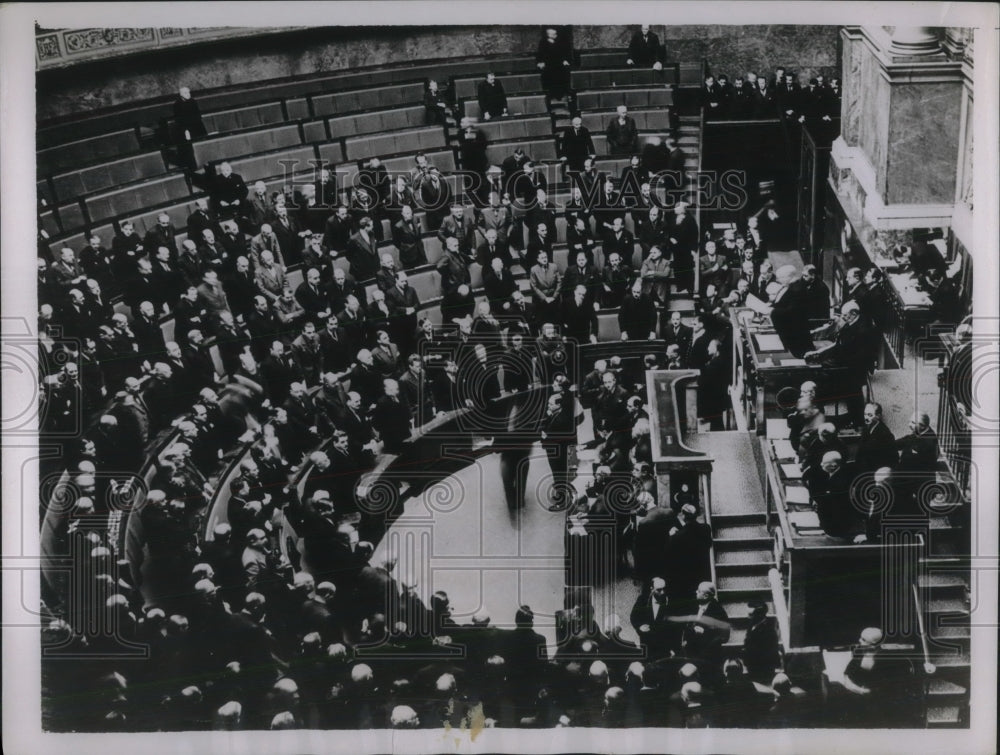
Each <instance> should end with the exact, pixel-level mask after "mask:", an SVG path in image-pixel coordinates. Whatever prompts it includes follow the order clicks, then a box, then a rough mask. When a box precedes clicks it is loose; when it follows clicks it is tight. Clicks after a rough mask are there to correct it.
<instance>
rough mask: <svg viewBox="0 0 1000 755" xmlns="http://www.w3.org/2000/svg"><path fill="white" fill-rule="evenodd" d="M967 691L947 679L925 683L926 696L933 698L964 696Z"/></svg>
mask: <svg viewBox="0 0 1000 755" xmlns="http://www.w3.org/2000/svg"><path fill="white" fill-rule="evenodd" d="M968 692H969V690H968V689H966V688H965V687H963V686H962V685H960V684H955V683H954V682H949V681H948V680H947V679H931V680H929V681H928V682H927V694H928V695H934V696H940V697H943V696H951V695H965V694H968Z"/></svg>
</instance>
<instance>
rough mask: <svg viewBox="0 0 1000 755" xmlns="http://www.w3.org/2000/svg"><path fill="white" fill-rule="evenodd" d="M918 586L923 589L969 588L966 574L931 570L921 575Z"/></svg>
mask: <svg viewBox="0 0 1000 755" xmlns="http://www.w3.org/2000/svg"><path fill="white" fill-rule="evenodd" d="M917 584H919V585H920V586H921V587H961V588H963V589H966V588H968V586H969V583H968V580H967V578H966V576H965V575H964V574H961V573H958V572H953V571H944V570H940V571H939V570H937V569H930V570H928V571H927V572H925V573H924V574H921V575H920V578H919V579H918V580H917Z"/></svg>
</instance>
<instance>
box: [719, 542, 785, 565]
mask: <svg viewBox="0 0 1000 755" xmlns="http://www.w3.org/2000/svg"><path fill="white" fill-rule="evenodd" d="M768 542H770V541H768ZM718 545H719V544H718V543H716V551H715V565H716V567H719V566H725V567H727V568H729V567H733V566H740V565H745V566H754V567H757V566H771V564H772V563H773V562H774V554H773V553H772V552H771V551H770V550H761V549H760V548H752V547H751V548H733V549H728V548H727V549H726V550H721V551H720V550H718Z"/></svg>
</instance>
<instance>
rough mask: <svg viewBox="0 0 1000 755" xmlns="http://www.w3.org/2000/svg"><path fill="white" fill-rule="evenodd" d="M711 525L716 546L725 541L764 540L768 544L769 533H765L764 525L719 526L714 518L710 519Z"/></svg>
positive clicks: (765, 526) (765, 527)
mask: <svg viewBox="0 0 1000 755" xmlns="http://www.w3.org/2000/svg"><path fill="white" fill-rule="evenodd" d="M712 524H714V525H715V544H716V546H718V545H719V543H720V542H725V541H727V540H757V539H766V540H767V541H768V542H770V540H771V533H769V532H768V531H767V525H764V524H736V525H729V524H720V523H718V522H716V519H715V517H712Z"/></svg>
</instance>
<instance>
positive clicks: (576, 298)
mask: <svg viewBox="0 0 1000 755" xmlns="http://www.w3.org/2000/svg"><path fill="white" fill-rule="evenodd" d="M561 314H562V319H561V322H562V329H561V332H562V334H563V335H564V336H565V337H566V339H567V342H568V343H572V344H574V345H580V344H585V343H597V327H598V326H597V312H596V311H595V310H594V305H593V304H592V303H591V302H590V300H589V298H588V296H587V289H586V287H585V286H583V285H578V286H576V287H575V288H574V289H573V293H572V295H571V296H569V297H567V298H566V299H564V300H563V304H562V308H561Z"/></svg>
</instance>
